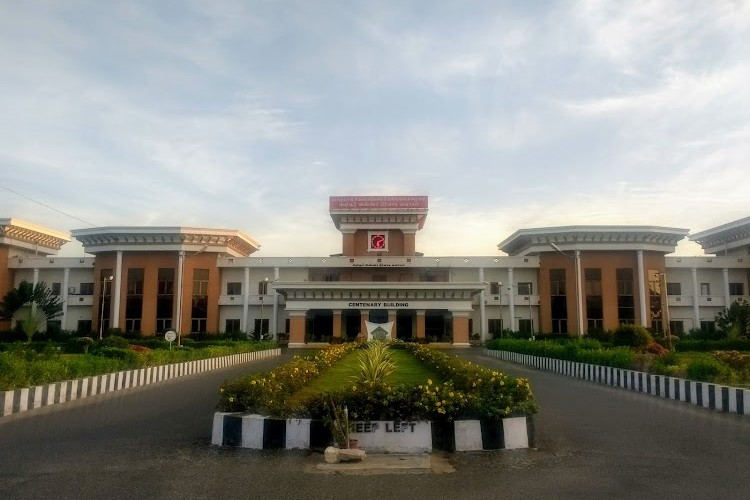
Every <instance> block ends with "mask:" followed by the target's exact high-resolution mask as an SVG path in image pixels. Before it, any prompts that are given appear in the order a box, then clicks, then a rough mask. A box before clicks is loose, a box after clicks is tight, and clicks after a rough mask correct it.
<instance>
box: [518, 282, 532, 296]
mask: <svg viewBox="0 0 750 500" xmlns="http://www.w3.org/2000/svg"><path fill="white" fill-rule="evenodd" d="M531 293H532V287H531V283H528V282H523V283H519V284H518V295H531Z"/></svg>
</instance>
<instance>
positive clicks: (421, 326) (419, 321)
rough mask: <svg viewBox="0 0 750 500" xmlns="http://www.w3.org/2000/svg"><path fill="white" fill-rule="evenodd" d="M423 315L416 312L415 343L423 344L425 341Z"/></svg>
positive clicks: (421, 312) (422, 312)
mask: <svg viewBox="0 0 750 500" xmlns="http://www.w3.org/2000/svg"><path fill="white" fill-rule="evenodd" d="M424 314H425V311H417V343H424V339H425V326H424ZM420 339H421V340H420Z"/></svg>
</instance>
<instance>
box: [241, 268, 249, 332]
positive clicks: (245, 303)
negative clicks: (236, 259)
mask: <svg viewBox="0 0 750 500" xmlns="http://www.w3.org/2000/svg"><path fill="white" fill-rule="evenodd" d="M243 281H244V282H243V283H242V321H241V324H240V328H241V329H242V331H243V332H245V333H247V332H249V329H248V324H247V313H248V310H249V309H250V268H249V267H246V268H245V278H244V280H243Z"/></svg>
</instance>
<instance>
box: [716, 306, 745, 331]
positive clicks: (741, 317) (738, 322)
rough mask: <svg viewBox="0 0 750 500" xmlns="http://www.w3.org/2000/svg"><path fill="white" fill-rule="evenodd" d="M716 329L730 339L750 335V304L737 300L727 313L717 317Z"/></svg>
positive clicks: (723, 312) (724, 312)
mask: <svg viewBox="0 0 750 500" xmlns="http://www.w3.org/2000/svg"><path fill="white" fill-rule="evenodd" d="M715 319H716V328H717V329H718V330H719V331H720V332H722V333H723V334H724V335H726V336H727V337H728V338H738V337H748V335H750V304H748V303H747V301H746V300H745V299H737V300H735V301H734V302H732V305H730V306H729V308H727V310H725V311H721V312H720V313H718V314H717V315H716V318H715Z"/></svg>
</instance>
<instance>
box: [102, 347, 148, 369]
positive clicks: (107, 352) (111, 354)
mask: <svg viewBox="0 0 750 500" xmlns="http://www.w3.org/2000/svg"><path fill="white" fill-rule="evenodd" d="M94 355H95V356H99V357H101V358H110V359H122V360H123V361H126V362H128V363H131V364H133V365H135V366H138V365H139V364H140V363H139V359H140V358H139V357H138V354H137V353H135V352H133V351H131V350H130V349H127V348H126V349H120V348H119V347H108V346H105V347H99V348H98V349H97V350H96V352H95V353H94Z"/></svg>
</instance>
